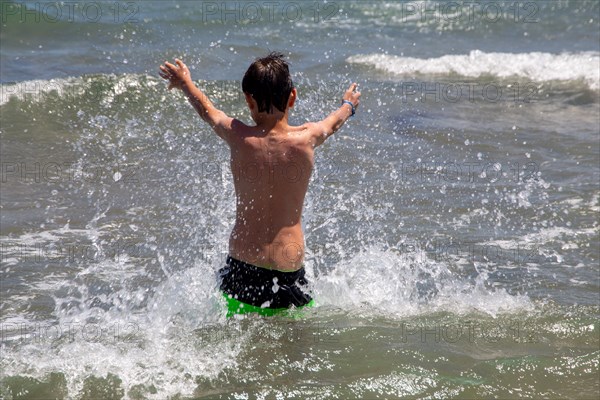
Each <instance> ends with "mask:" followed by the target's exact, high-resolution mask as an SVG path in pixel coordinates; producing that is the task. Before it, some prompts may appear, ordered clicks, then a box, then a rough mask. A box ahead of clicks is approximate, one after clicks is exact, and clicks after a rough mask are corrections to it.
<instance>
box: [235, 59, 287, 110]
mask: <svg viewBox="0 0 600 400" xmlns="http://www.w3.org/2000/svg"><path fill="white" fill-rule="evenodd" d="M283 57H284V55H283V54H281V53H277V52H272V53H270V54H269V55H268V56H266V57H263V58H257V59H256V60H255V61H254V62H253V63H252V64H251V65H250V67H248V70H247V71H246V74H244V79H242V90H243V91H244V93H247V94H250V95H252V98H254V100H256V103H257V104H258V112H264V111H266V112H267V113H268V114H272V113H273V112H274V110H273V107H275V108H277V109H278V110H279V111H285V109H286V105H287V102H288V99H289V97H290V93H291V92H292V89H293V88H294V84H293V83H292V78H291V77H290V69H289V67H288V64H287V62H286V61H285V60H284V59H283Z"/></svg>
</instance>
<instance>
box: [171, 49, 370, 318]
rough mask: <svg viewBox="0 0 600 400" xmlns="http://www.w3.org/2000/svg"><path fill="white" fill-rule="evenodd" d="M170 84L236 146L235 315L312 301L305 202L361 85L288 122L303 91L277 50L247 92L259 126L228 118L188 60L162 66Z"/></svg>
mask: <svg viewBox="0 0 600 400" xmlns="http://www.w3.org/2000/svg"><path fill="white" fill-rule="evenodd" d="M160 76H161V77H163V78H164V79H166V80H168V81H169V89H172V88H177V89H180V90H181V91H183V93H184V94H185V95H186V96H187V98H188V100H189V102H190V103H191V104H192V106H193V107H194V108H195V109H196V111H197V112H198V114H200V117H201V118H202V119H203V120H204V121H206V122H207V123H208V124H209V125H210V126H211V128H212V129H213V130H214V131H215V133H216V134H217V135H218V136H219V137H220V138H221V139H223V140H224V141H225V142H226V143H227V144H228V145H229V148H230V151H231V169H232V176H233V179H234V186H235V194H236V200H237V201H236V204H237V211H236V221H235V226H234V227H233V230H232V232H231V236H230V238H229V256H228V257H227V261H226V265H225V267H223V268H222V269H221V270H220V271H219V275H220V277H221V283H220V289H221V290H222V292H223V294H224V295H225V299H226V301H227V304H228V310H229V312H228V316H231V315H233V314H235V313H246V312H258V313H260V314H263V315H273V314H275V313H277V312H278V311H280V310H282V309H283V310H285V309H287V308H289V307H291V306H296V307H302V306H305V305H307V304H310V303H311V302H312V299H311V297H310V296H309V295H308V294H307V293H305V292H304V291H303V290H302V287H303V286H304V285H306V283H307V282H306V279H305V278H304V267H303V261H304V234H303V232H302V223H301V218H302V207H303V204H304V197H305V195H306V191H307V189H308V182H309V180H310V175H311V173H312V169H313V166H314V149H315V148H316V147H317V146H319V145H321V144H323V142H324V141H325V140H326V139H327V138H328V137H329V136H331V135H333V133H334V132H336V131H337V130H338V129H340V127H341V126H342V125H343V124H344V122H346V120H347V119H348V118H349V117H350V116H351V115H354V111H355V110H356V108H357V107H358V105H359V98H360V92H356V91H355V90H356V86H357V85H356V83H353V84H352V85H350V88H349V89H348V90H347V91H346V93H344V95H343V97H342V104H341V106H340V107H339V108H338V109H337V110H335V111H333V112H332V113H331V114H329V116H327V118H325V119H324V120H322V121H319V122H309V123H306V124H304V125H300V126H291V125H289V124H288V117H289V112H290V109H291V108H293V107H294V103H295V101H296V98H297V92H296V89H295V88H294V85H293V83H292V79H291V77H290V73H289V68H288V65H287V63H286V61H285V60H284V58H283V55H282V54H278V53H271V54H269V55H268V56H266V57H264V58H259V59H257V60H256V61H255V62H254V63H252V64H251V65H250V67H249V68H248V70H247V71H246V74H245V75H244V79H243V80H242V90H243V92H244V95H245V97H246V103H247V105H248V108H249V110H250V113H251V115H252V119H253V120H254V123H255V125H254V126H251V125H246V124H244V123H243V122H241V121H239V120H237V119H234V118H231V117H229V116H227V115H226V114H225V113H224V112H223V111H220V110H219V109H217V108H216V107H215V106H214V105H213V103H212V102H211V101H210V100H209V99H208V97H207V96H206V95H205V94H204V93H203V92H202V91H201V90H200V89H198V88H197V87H196V85H195V84H194V83H193V82H192V78H191V76H190V71H189V69H188V68H187V67H186V65H185V64H184V63H183V62H182V61H181V60H178V59H176V60H175V64H171V63H169V62H165V64H164V65H161V66H160Z"/></svg>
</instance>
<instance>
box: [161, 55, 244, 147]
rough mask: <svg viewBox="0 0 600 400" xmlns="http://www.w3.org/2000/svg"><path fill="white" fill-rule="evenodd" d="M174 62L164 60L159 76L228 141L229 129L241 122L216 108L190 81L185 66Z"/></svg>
mask: <svg viewBox="0 0 600 400" xmlns="http://www.w3.org/2000/svg"><path fill="white" fill-rule="evenodd" d="M175 64H177V65H174V64H171V63H169V62H165V64H164V65H161V66H160V70H161V72H160V76H161V77H163V78H164V79H166V80H168V81H169V89H172V88H177V89H180V90H181V91H182V92H183V93H184V94H185V95H186V97H187V98H188V100H189V102H190V104H191V105H192V106H193V107H194V109H195V110H196V111H197V112H198V114H199V115H200V117H201V118H202V119H203V120H204V121H205V122H206V123H208V124H209V125H210V126H211V128H213V130H214V131H215V132H216V134H217V135H219V137H221V138H222V139H224V140H225V141H226V142H228V143H229V139H230V138H231V135H230V133H231V131H233V129H234V127H235V125H238V124H241V122H239V121H237V120H235V119H233V118H231V117H229V116H228V115H227V114H225V113H224V112H223V111H221V110H219V109H217V108H216V107H215V106H214V104H213V103H212V102H211V101H210V99H209V98H208V97H207V96H206V95H205V94H204V93H203V92H202V91H201V90H200V89H198V87H197V86H196V85H195V84H194V82H192V78H191V76H190V71H189V69H188V68H187V66H186V65H185V64H184V63H183V62H182V61H181V60H178V59H176V60H175Z"/></svg>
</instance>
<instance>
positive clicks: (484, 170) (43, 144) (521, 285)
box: [0, 0, 600, 399]
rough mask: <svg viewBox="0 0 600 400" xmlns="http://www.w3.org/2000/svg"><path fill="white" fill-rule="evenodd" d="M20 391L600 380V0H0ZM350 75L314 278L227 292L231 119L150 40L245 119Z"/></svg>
mask: <svg viewBox="0 0 600 400" xmlns="http://www.w3.org/2000/svg"><path fill="white" fill-rule="evenodd" d="M0 18H1V31H0V40H1V45H0V56H1V60H0V67H1V68H0V81H1V86H0V89H1V93H0V119H1V123H0V135H1V148H0V156H1V162H0V165H1V168H2V171H1V173H2V174H1V175H2V176H1V182H0V185H1V191H0V199H1V206H0V211H1V229H0V233H1V238H0V246H1V248H0V250H1V262H2V267H1V275H0V276H1V281H0V297H1V305H0V332H1V337H0V340H1V357H0V358H1V359H0V368H1V377H0V397H2V398H4V399H50V398H51V399H120V398H124V399H168V398H170V399H191V398H198V399H400V398H410V399H445V398H457V399H482V398H506V399H512V398H549V399H559V398H564V399H572V398H581V399H587V398H589V399H595V398H597V397H598V395H599V394H600V381H599V364H600V336H599V329H600V323H599V317H600V295H599V293H600V264H599V263H600V261H599V260H600V236H599V234H600V229H599V215H600V187H599V186H600V184H599V182H600V98H599V94H600V24H599V21H600V5H599V3H598V2H597V1H585V0H582V1H573V0H571V1H566V0H562V1H521V2H519V1H516V2H515V1H510V2H504V1H487V0H486V1H484V0H481V1H479V2H461V1H458V2H449V1H412V2H408V1H360V2H358V1H328V2H326V3H323V2H312V1H297V2H293V1H287V0H286V1H283V0H280V1H278V2H262V1H257V2H232V1H229V2H220V1H219V2H208V1H204V2H203V1H128V2H125V1H110V2H100V1H97V2H91V1H89V2H80V1H73V2H45V1H41V2H34V1H4V0H2V1H1V2H0ZM270 50H279V51H282V52H284V53H285V54H286V55H288V57H289V60H290V64H291V71H292V75H293V80H294V82H295V84H296V86H297V88H298V91H299V101H298V103H297V105H296V107H295V109H294V110H293V112H292V117H291V121H292V122H293V123H298V124H301V123H304V122H305V121H308V120H316V119H319V118H322V117H324V116H325V115H326V114H327V113H328V112H329V111H330V110H333V109H334V108H335V107H337V105H338V104H339V101H340V97H341V94H342V92H343V90H345V89H346V87H347V86H348V85H349V84H350V82H352V81H356V82H358V83H359V88H360V91H361V92H362V98H361V105H360V107H359V109H358V112H357V115H356V116H355V117H354V118H352V119H350V120H349V121H348V122H347V123H346V125H345V126H344V127H343V128H342V129H341V130H340V131H339V132H337V133H336V134H335V135H334V136H333V137H332V138H331V139H329V140H328V142H327V143H326V144H324V145H323V146H322V147H320V148H319V149H318V150H317V152H316V157H315V159H316V160H315V162H316V168H315V172H314V175H313V177H312V181H311V185H310V189H309V193H308V195H307V199H306V204H305V211H304V219H303V226H304V230H305V234H306V245H307V254H306V269H307V275H308V277H309V279H310V281H311V289H312V291H313V293H314V297H315V299H316V302H317V306H316V307H315V308H313V309H310V310H306V311H304V313H303V315H302V316H301V317H289V316H286V317H283V316H282V317H275V318H262V317H255V316H254V317H253V316H250V317H247V318H243V319H229V320H228V319H226V318H225V312H224V307H223V304H222V302H221V298H220V295H219V293H218V291H217V288H216V279H215V271H216V270H217V269H218V268H219V267H220V266H221V265H222V264H223V263H224V260H225V256H226V254H227V247H226V245H227V238H228V236H229V232H230V230H231V228H232V225H233V222H234V206H235V199H234V191H233V186H232V182H231V173H230V171H229V169H228V168H229V155H228V151H227V148H226V146H225V145H224V144H223V143H221V142H220V141H219V139H218V138H217V137H216V136H215V135H214V134H213V133H212V132H211V130H210V129H209V128H208V126H207V125H205V124H203V123H202V121H201V120H200V118H199V117H198V116H197V115H195V113H194V111H193V110H192V108H191V107H190V106H189V104H187V102H186V101H185V99H184V98H183V97H182V95H181V94H179V93H175V92H168V91H167V90H166V85H165V83H164V82H163V81H162V80H161V79H160V78H159V77H158V73H157V72H158V65H159V64H161V63H162V62H164V61H165V60H172V59H173V58H174V57H180V58H182V59H183V60H184V61H185V62H186V63H187V64H188V65H189V66H190V68H191V71H192V76H193V78H194V79H195V81H196V82H197V83H198V85H199V86H200V87H201V88H202V89H203V90H204V91H205V92H206V93H207V94H208V95H209V96H210V97H211V98H212V99H213V101H214V102H215V103H216V104H217V105H218V106H219V107H221V108H222V109H223V110H224V111H226V112H227V113H229V114H231V115H232V116H235V117H237V118H240V119H241V120H243V121H246V122H248V123H249V122H250V115H249V113H248V111H247V110H246V108H245V103H244V100H243V96H242V95H241V88H240V86H241V84H240V82H241V77H242V76H243V73H244V72H245V70H246V68H247V67H248V65H249V64H250V62H252V60H253V59H254V58H255V57H257V56H260V55H263V54H265V53H267V52H268V51H270Z"/></svg>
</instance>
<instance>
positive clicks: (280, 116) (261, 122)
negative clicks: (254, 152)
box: [252, 110, 288, 132]
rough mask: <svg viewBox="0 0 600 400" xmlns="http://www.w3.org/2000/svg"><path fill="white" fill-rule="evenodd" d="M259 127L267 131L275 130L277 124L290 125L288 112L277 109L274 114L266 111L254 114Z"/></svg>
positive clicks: (253, 117)
mask: <svg viewBox="0 0 600 400" xmlns="http://www.w3.org/2000/svg"><path fill="white" fill-rule="evenodd" d="M252 119H253V120H254V122H255V123H256V127H257V128H261V129H263V130H264V131H265V132H269V131H271V130H273V128H275V127H277V126H282V127H287V126H288V112H287V110H285V112H281V111H277V112H274V113H272V114H268V113H266V112H261V113H257V114H255V115H253V116H252Z"/></svg>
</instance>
